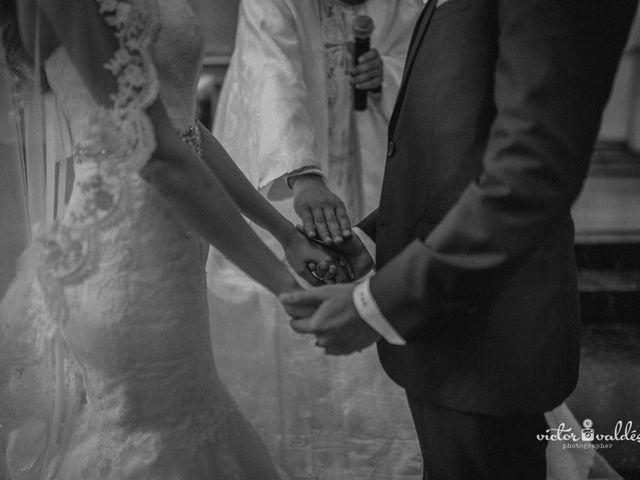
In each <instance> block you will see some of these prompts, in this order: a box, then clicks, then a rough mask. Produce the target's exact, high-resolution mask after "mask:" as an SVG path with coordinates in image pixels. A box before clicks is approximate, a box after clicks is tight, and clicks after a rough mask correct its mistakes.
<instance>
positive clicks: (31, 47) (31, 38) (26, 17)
mask: <svg viewBox="0 0 640 480" xmlns="http://www.w3.org/2000/svg"><path fill="white" fill-rule="evenodd" d="M40 1H42V0H40ZM17 14H18V26H19V29H20V37H21V39H22V44H23V45H24V48H25V50H26V51H27V53H28V54H29V55H31V57H32V58H33V57H35V51H36V38H38V40H39V46H40V55H41V58H43V59H45V58H47V57H48V56H49V55H50V54H51V52H53V51H54V50H55V49H56V48H57V47H58V46H59V45H60V41H59V40H58V38H57V37H56V34H55V32H54V30H53V28H52V27H51V25H50V24H49V21H48V20H47V17H46V15H44V14H43V12H42V10H41V8H40V6H39V5H38V0H20V1H18V2H17ZM37 25H39V30H40V31H39V35H36V29H37Z"/></svg>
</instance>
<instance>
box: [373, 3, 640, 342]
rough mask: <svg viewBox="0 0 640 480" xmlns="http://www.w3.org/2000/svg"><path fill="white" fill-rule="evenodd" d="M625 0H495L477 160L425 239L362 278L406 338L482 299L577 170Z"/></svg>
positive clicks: (537, 231) (621, 38) (575, 188)
mask: <svg viewBox="0 0 640 480" xmlns="http://www.w3.org/2000/svg"><path fill="white" fill-rule="evenodd" d="M636 5H637V2H636V1H634V0H628V1H627V0H621V1H616V2H598V1H595V0H594V1H587V2H582V1H581V2H578V1H563V2H557V1H548V0H518V1H517V2H514V1H511V0H503V1H497V2H496V6H497V12H496V13H497V27H498V33H497V42H498V52H499V53H498V60H497V63H496V67H495V86H494V100H495V104H496V108H497V114H496V117H495V120H494V122H493V125H492V127H491V130H490V135H489V139H488V143H487V147H486V150H485V155H484V158H483V169H482V172H481V174H480V175H479V176H478V177H477V179H476V180H475V181H474V182H473V183H472V184H470V185H468V187H467V188H466V190H465V191H464V193H463V194H462V196H461V197H460V199H459V200H458V202H457V203H456V204H455V205H454V206H453V207H452V208H451V210H450V211H449V212H448V214H447V215H446V216H445V218H444V219H443V221H442V222H441V223H440V224H439V225H438V227H437V228H436V229H435V230H434V231H433V232H432V233H431V235H429V236H428V237H427V238H426V239H425V240H424V242H422V241H419V240H416V241H414V242H413V243H411V244H410V245H409V246H408V247H407V248H406V249H405V250H404V251H402V252H401V253H400V254H399V255H398V256H397V257H395V258H394V259H393V260H392V261H390V262H389V263H388V264H387V265H385V267H384V268H382V269H381V270H380V271H379V272H378V273H377V274H376V275H375V276H374V277H373V278H372V279H371V291H372V294H373V296H374V298H375V299H376V302H377V303H378V306H379V308H380V310H381V311H382V313H383V315H384V316H385V317H386V318H387V319H388V320H389V321H390V322H391V323H392V325H393V326H394V327H395V329H396V330H397V331H398V333H399V334H400V335H401V336H402V337H403V338H405V339H406V340H407V341H409V342H411V341H416V340H418V339H421V338H425V337H428V336H429V335H431V334H433V333H434V332H437V331H440V330H441V329H443V328H446V326H447V322H448V321H450V320H451V319H456V320H461V319H465V318H467V317H468V315H469V313H470V312H473V311H474V310H475V309H476V308H477V307H478V306H480V305H481V304H483V303H486V302H488V301H490V299H491V298H492V296H493V295H495V294H496V292H497V291H498V290H499V288H500V286H501V284H502V282H503V281H505V277H506V276H507V275H508V273H509V271H511V269H513V268H516V267H517V266H518V265H519V262H521V261H522V259H523V258H524V257H525V256H526V255H527V253H528V252H531V251H532V250H533V248H534V247H535V246H536V244H537V243H538V242H539V241H540V240H542V239H543V238H544V236H545V235H546V234H547V233H548V232H550V231H551V230H552V229H554V228H555V227H557V226H558V225H559V224H560V222H563V221H566V219H567V217H568V216H569V214H570V207H571V204H572V203H573V201H574V200H575V199H576V197H577V195H578V193H579V192H580V189H581V187H582V184H583V181H584V179H585V176H586V173H587V170H588V164H589V159H590V155H591V151H592V147H593V144H594V141H595V139H596V135H597V131H598V127H599V123H600V118H601V113H602V110H603V108H604V105H605V102H606V100H607V98H608V94H609V90H610V87H611V83H612V80H613V75H614V73H615V70H616V66H617V62H618V59H619V57H620V54H621V51H622V48H623V46H624V42H625V39H626V34H627V32H628V29H629V22H630V19H631V18H633V12H634V9H635V7H636Z"/></svg>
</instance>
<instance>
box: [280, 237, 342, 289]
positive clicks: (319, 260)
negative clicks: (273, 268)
mask: <svg viewBox="0 0 640 480" xmlns="http://www.w3.org/2000/svg"><path fill="white" fill-rule="evenodd" d="M282 247H283V249H284V253H285V257H286V259H287V262H288V263H289V265H290V266H291V268H292V269H293V270H294V271H295V272H296V274H297V275H299V276H300V277H302V278H304V279H305V280H306V281H307V282H309V283H310V284H311V285H322V284H324V283H344V282H349V281H351V277H350V273H349V270H348V267H346V265H345V262H344V261H343V260H341V259H340V258H339V257H338V256H337V255H336V254H334V253H332V252H331V251H330V250H328V249H326V248H325V247H323V246H321V245H319V244H317V243H316V242H313V241H311V240H309V239H308V238H307V237H306V236H305V235H304V233H301V232H300V231H295V232H294V234H293V235H291V238H290V239H289V240H288V241H287V242H285V243H283V245H282ZM318 268H319V269H320V271H321V272H322V275H318V274H317V273H316V269H318Z"/></svg>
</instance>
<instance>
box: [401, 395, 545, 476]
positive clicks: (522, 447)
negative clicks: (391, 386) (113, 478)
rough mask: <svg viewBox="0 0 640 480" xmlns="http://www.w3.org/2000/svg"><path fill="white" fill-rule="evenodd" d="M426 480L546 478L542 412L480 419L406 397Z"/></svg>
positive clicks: (488, 416) (484, 416) (482, 416)
mask: <svg viewBox="0 0 640 480" xmlns="http://www.w3.org/2000/svg"><path fill="white" fill-rule="evenodd" d="M407 396H408V399H409V407H410V408H411V414H412V415H413V421H414V424H415V426H416V430H417V432H418V438H419V440H420V448H421V450H422V458H423V460H424V471H425V476H424V478H426V479H427V480H485V479H486V480H545V479H546V474H547V472H546V456H545V454H546V447H547V442H546V441H539V440H538V439H537V438H536V435H538V434H542V433H545V431H546V429H547V428H548V427H547V423H546V421H545V419H544V414H543V413H539V414H533V415H511V416H493V415H476V414H470V413H465V412H459V411H456V410H451V409H448V408H446V407H441V406H438V405H434V404H432V403H429V402H427V401H425V400H422V399H419V398H416V397H413V396H411V395H409V394H408V395H407Z"/></svg>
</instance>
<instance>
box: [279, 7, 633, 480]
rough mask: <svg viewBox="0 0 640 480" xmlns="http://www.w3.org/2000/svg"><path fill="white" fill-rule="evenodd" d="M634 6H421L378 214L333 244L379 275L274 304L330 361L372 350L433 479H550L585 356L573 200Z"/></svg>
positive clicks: (393, 122)
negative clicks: (398, 392) (403, 395)
mask: <svg viewBox="0 0 640 480" xmlns="http://www.w3.org/2000/svg"><path fill="white" fill-rule="evenodd" d="M636 3H637V2H636V0H615V1H602V0H444V1H443V0H439V1H438V2H437V3H436V0H429V2H428V3H427V5H426V6H425V8H424V10H423V12H422V14H421V16H420V18H419V20H418V23H417V26H416V28H415V31H414V34H413V39H412V43H411V46H410V47H409V53H408V57H407V62H406V67H405V73H404V80H403V83H402V86H401V88H400V92H399V94H398V99H397V102H396V106H395V111H394V113H393V116H392V118H391V122H390V125H389V148H388V153H387V166H386V172H385V179H384V186H383V190H382V197H381V201H380V207H379V208H378V210H376V211H375V212H373V213H372V214H371V215H370V216H369V217H367V218H366V219H365V220H364V221H363V222H362V223H361V224H360V225H359V228H360V230H361V231H358V229H355V232H356V234H357V235H356V236H353V237H352V238H351V239H350V240H347V241H346V242H345V243H343V244H342V245H341V246H340V247H339V248H338V249H339V251H340V252H341V253H342V254H343V255H345V256H347V257H348V258H349V259H350V260H351V263H352V265H353V267H354V269H355V270H356V271H357V273H358V274H360V275H362V274H364V273H365V271H366V270H367V269H368V268H370V266H371V258H370V257H369V256H368V254H367V253H366V251H365V249H364V247H363V243H362V242H361V240H360V239H359V238H361V239H363V241H364V243H367V239H366V236H368V237H370V238H371V239H373V240H374V241H375V244H376V247H377V254H376V264H377V273H376V274H375V275H373V276H372V277H370V279H369V280H367V281H365V282H363V283H361V284H359V285H358V286H357V287H355V288H354V286H353V285H337V286H327V287H322V288H318V289H315V290H311V291H308V292H304V293H294V294H290V295H285V296H282V300H283V302H284V303H285V305H286V307H287V309H288V311H289V312H290V314H291V315H292V316H293V317H294V320H292V326H293V328H294V329H295V330H296V331H298V332H301V333H309V334H313V335H315V336H316V337H317V345H318V346H320V347H322V348H324V349H325V350H326V352H327V353H328V354H347V353H351V352H354V351H356V350H360V349H362V348H364V347H366V346H368V345H370V344H371V343H373V342H375V341H378V350H379V354H380V360H381V362H382V365H383V367H384V368H385V370H386V371H387V372H388V374H389V375H390V376H391V377H392V378H393V379H394V380H395V381H396V382H397V383H398V384H400V385H401V386H402V387H404V388H405V389H406V392H407V396H408V399H409V405H410V408H411V412H412V414H413V418H414V422H415V426H416V429H417V432H418V437H419V440H420V445H421V448H422V453H423V457H424V464H425V469H426V475H427V477H428V479H429V480H445V479H446V480H453V479H455V480H458V479H459V480H470V479H473V480H482V479H491V480H496V479H509V480H526V479H536V480H542V479H544V478H545V448H546V445H545V443H544V442H540V441H538V440H537V439H536V434H539V433H544V431H545V429H546V428H547V427H546V424H545V420H544V416H543V412H545V411H547V410H550V409H552V408H553V407H555V406H557V405H558V404H559V403H561V402H562V401H563V400H564V399H565V398H566V397H567V396H568V395H569V394H570V392H571V391H572V390H573V388H574V386H575V384H576V379H577V372H578V363H579V339H578V334H579V305H578V295H577V286H576V266H575V263H574V252H573V235H574V232H573V223H572V220H571V217H570V206H571V204H572V202H573V201H574V200H575V198H576V197H577V195H578V193H579V191H580V188H581V186H582V183H583V181H584V179H585V175H586V173H587V170H588V166H589V158H590V155H591V151H592V147H593V144H594V141H595V139H596V134H597V132H598V126H599V123H600V117H601V114H602V110H603V108H604V105H605V102H606V100H607V96H608V93H609V90H610V87H611V83H612V78H613V75H614V73H615V70H616V66H617V63H618V60H619V57H620V54H621V51H622V48H623V46H624V42H625V39H626V35H627V32H628V29H629V23H630V20H631V19H632V18H633V13H634V9H635V7H636ZM362 232H364V233H362ZM365 234H366V235H365Z"/></svg>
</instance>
